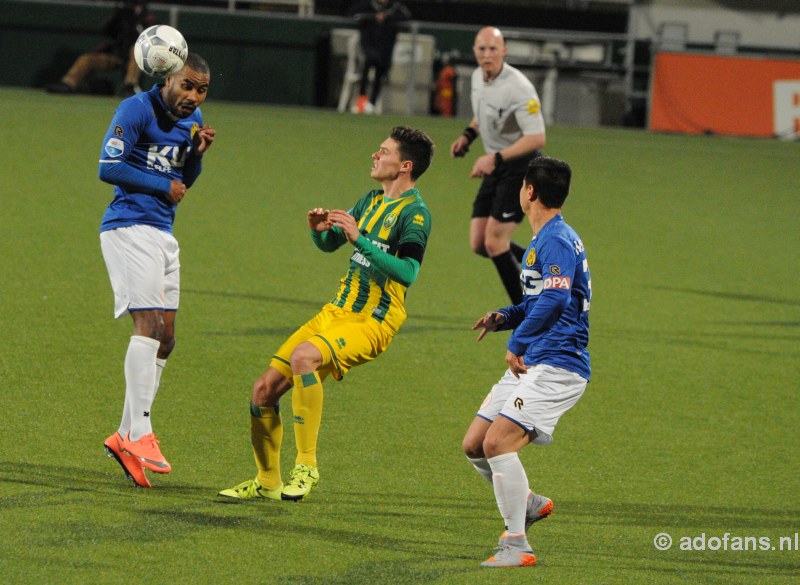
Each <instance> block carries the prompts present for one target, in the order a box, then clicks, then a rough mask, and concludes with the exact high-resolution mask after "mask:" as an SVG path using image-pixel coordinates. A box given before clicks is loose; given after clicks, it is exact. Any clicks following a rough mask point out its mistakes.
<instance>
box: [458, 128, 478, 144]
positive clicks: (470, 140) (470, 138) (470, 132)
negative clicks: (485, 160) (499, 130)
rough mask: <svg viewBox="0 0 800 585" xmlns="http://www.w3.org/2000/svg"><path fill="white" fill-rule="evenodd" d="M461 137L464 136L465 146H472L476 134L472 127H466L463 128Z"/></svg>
mask: <svg viewBox="0 0 800 585" xmlns="http://www.w3.org/2000/svg"><path fill="white" fill-rule="evenodd" d="M461 134H462V135H464V136H466V138H467V144H472V143H473V142H475V139H476V138H477V137H478V133H477V132H476V131H475V128H473V127H472V126H467V127H466V128H464V131H463V132H462V133H461Z"/></svg>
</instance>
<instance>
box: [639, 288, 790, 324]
mask: <svg viewBox="0 0 800 585" xmlns="http://www.w3.org/2000/svg"><path fill="white" fill-rule="evenodd" d="M645 288H650V289H653V290H658V291H664V292H675V293H685V294H690V295H699V296H703V297H713V298H716V299H724V300H727V301H749V302H756V303H775V304H778V305H793V306H800V300H798V299H790V298H786V297H771V296H769V295H761V294H757V295H755V294H743V293H735V292H727V291H715V290H701V289H694V288H678V287H670V286H646V287H645ZM795 325H797V323H795Z"/></svg>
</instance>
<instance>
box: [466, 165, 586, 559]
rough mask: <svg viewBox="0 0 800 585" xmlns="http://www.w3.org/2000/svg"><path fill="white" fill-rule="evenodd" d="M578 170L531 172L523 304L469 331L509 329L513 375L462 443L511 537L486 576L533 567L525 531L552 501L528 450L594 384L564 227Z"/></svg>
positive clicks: (580, 253) (577, 254) (575, 257)
mask: <svg viewBox="0 0 800 585" xmlns="http://www.w3.org/2000/svg"><path fill="white" fill-rule="evenodd" d="M571 176H572V171H571V169H570V167H569V165H568V164H567V163H565V162H563V161H560V160H557V159H553V158H549V157H538V158H535V159H533V160H532V161H531V162H530V164H529V165H528V170H527V173H526V174H525V179H524V180H523V182H522V188H521V189H520V204H521V205H522V209H523V211H524V212H525V214H526V215H527V217H528V222H529V223H530V225H531V228H532V229H533V240H532V241H531V243H530V246H528V249H527V252H526V254H525V257H524V260H523V266H522V276H521V279H522V286H523V289H524V293H525V294H524V297H523V299H522V302H521V303H520V304H518V305H512V306H510V307H506V308H504V309H498V310H497V311H492V312H489V313H487V314H486V315H484V316H483V317H482V318H481V319H480V320H479V321H478V322H477V323H475V325H474V326H473V327H472V328H473V329H480V330H481V332H480V334H479V335H478V341H480V340H481V339H483V337H484V336H485V335H486V333H487V332H489V331H499V330H512V331H513V333H512V334H511V337H510V339H509V341H508V344H507V345H506V347H507V351H506V358H505V361H506V363H507V364H508V370H506V373H505V375H504V376H503V377H502V378H501V379H500V381H499V382H497V384H495V385H494V386H493V387H492V389H491V391H490V392H489V394H488V395H487V396H486V398H485V399H484V401H483V404H481V407H480V409H479V410H478V413H477V415H476V416H475V419H474V420H473V422H472V424H471V425H470V427H469V430H468V431H467V434H466V436H465V437H464V444H463V447H464V452H465V453H466V455H467V457H468V458H469V460H470V462H471V463H472V464H473V465H474V466H475V469H476V470H477V471H478V473H479V474H480V475H481V476H482V477H483V478H484V479H486V480H487V481H488V482H489V483H491V484H492V486H493V487H494V494H495V499H496V500H497V507H498V509H499V510H500V514H501V515H502V516H503V520H504V521H505V527H506V529H505V531H504V532H503V534H502V536H501V537H500V543H499V547H498V549H497V551H496V552H495V554H494V555H493V556H492V557H490V558H489V559H488V560H486V561H484V562H483V563H482V564H483V565H484V566H487V567H517V566H530V565H534V564H535V563H536V557H535V555H534V554H533V550H532V549H531V547H530V545H529V543H528V539H527V535H526V533H527V530H528V528H529V527H530V526H531V525H532V524H533V523H534V522H536V521H538V520H541V519H542V518H545V517H547V516H548V515H550V513H551V512H552V509H553V502H552V501H551V500H550V499H549V498H546V497H544V496H541V495H539V494H536V493H534V492H533V491H532V490H531V489H530V487H529V484H528V477H527V475H526V474H525V469H524V468H523V467H522V463H521V462H520V459H519V455H518V453H519V451H520V449H522V448H523V447H524V446H525V445H527V444H528V443H534V444H538V445H547V444H549V443H551V442H552V441H553V430H554V429H555V426H556V423H557V422H558V420H559V418H560V417H561V415H563V414H564V413H565V412H566V411H567V410H569V409H570V408H572V407H573V406H574V405H575V403H576V402H577V401H578V399H579V398H580V397H581V396H582V395H583V391H584V390H585V389H586V384H587V383H588V382H589V376H590V371H591V370H590V364H589V352H588V351H587V349H586V347H587V345H588V343H589V303H590V301H591V296H592V286H591V278H590V276H589V265H588V263H587V260H586V252H585V250H584V247H583V243H582V242H581V239H580V238H579V237H578V234H576V233H575V230H573V229H572V228H571V227H570V226H569V225H567V224H566V223H565V222H564V217H563V216H562V215H561V207H562V206H563V205H564V201H565V200H566V198H567V195H568V194H569V184H570V179H571Z"/></svg>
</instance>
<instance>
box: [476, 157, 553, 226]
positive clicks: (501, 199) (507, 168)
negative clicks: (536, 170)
mask: <svg viewBox="0 0 800 585" xmlns="http://www.w3.org/2000/svg"><path fill="white" fill-rule="evenodd" d="M536 156H539V152H538V151H536V152H535V153H534V154H532V155H530V156H522V157H519V158H515V159H512V160H509V161H506V162H505V163H503V165H502V166H500V168H498V169H495V170H494V172H493V173H492V174H491V175H487V176H485V177H484V178H483V181H481V186H480V189H478V194H477V195H476V196H475V201H474V202H473V204H472V217H473V218H474V217H493V218H495V219H496V220H497V221H499V222H502V223H506V222H509V221H513V222H514V223H520V222H521V221H522V218H523V217H525V214H524V213H523V211H522V208H521V207H520V206H519V190H520V189H521V188H522V180H523V179H524V178H525V172H526V171H527V170H528V163H529V162H530V161H531V160H532V159H533V158H534V157H536Z"/></svg>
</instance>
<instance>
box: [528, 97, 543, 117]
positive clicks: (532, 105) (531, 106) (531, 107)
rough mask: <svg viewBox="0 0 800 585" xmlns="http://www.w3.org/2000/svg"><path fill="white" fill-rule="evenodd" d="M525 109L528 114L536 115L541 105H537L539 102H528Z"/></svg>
mask: <svg viewBox="0 0 800 585" xmlns="http://www.w3.org/2000/svg"><path fill="white" fill-rule="evenodd" d="M525 109H526V110H528V113H529V114H538V113H539V110H540V109H541V105H539V100H528V103H527V105H526V106H525Z"/></svg>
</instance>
